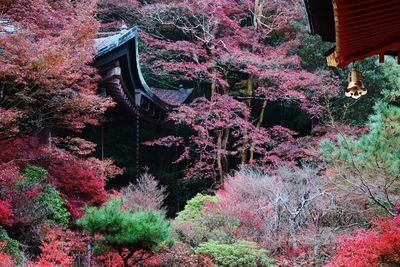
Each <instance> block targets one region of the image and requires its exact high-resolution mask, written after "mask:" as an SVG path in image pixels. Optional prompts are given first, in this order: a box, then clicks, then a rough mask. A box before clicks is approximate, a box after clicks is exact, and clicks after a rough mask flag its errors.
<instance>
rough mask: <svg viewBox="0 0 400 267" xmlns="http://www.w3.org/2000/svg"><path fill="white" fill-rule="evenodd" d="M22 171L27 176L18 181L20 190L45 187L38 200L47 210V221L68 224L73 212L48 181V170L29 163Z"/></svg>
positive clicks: (54, 223) (53, 223)
mask: <svg viewBox="0 0 400 267" xmlns="http://www.w3.org/2000/svg"><path fill="white" fill-rule="evenodd" d="M22 173H23V174H24V175H25V177H26V178H25V179H24V180H22V181H20V182H19V183H18V185H17V188H18V190H20V191H27V190H29V189H34V188H39V187H43V189H42V191H41V192H40V193H39V194H38V195H37V196H36V201H37V202H38V203H39V205H40V206H41V207H42V208H43V209H44V210H45V211H46V212H45V214H46V220H47V222H48V223H49V224H50V225H51V226H54V225H56V224H61V225H63V226H67V225H68V222H69V219H70V216H71V214H70V213H69V211H68V209H67V206H66V204H65V201H64V200H63V199H62V197H61V195H60V193H59V192H58V190H57V189H56V188H55V187H54V186H52V185H50V184H48V183H46V176H47V174H48V173H47V171H46V170H45V169H43V168H40V167H36V166H31V165H27V166H26V167H25V168H24V169H23V170H22Z"/></svg>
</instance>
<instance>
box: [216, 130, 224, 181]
mask: <svg viewBox="0 0 400 267" xmlns="http://www.w3.org/2000/svg"><path fill="white" fill-rule="evenodd" d="M222 135H223V131H222V130H219V131H218V137H217V150H218V151H217V166H218V173H219V179H220V186H221V187H224V176H225V173H224V169H223V166H222V155H221V150H222Z"/></svg>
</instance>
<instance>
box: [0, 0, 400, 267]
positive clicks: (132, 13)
mask: <svg viewBox="0 0 400 267" xmlns="http://www.w3.org/2000/svg"><path fill="white" fill-rule="evenodd" d="M0 11H1V15H0V59H1V62H0V266H5V267H8V266H43V267H44V266H359V267H365V266H398V265H399V264H400V67H399V65H398V64H397V62H396V59H394V58H391V57H389V56H387V57H386V60H385V63H383V64H380V63H379V62H378V60H377V58H376V57H370V58H367V59H365V60H363V61H360V62H356V63H353V64H351V65H350V66H348V67H346V68H342V69H339V68H329V67H328V66H327V64H326V60H325V56H324V55H325V53H326V51H328V50H330V49H331V48H332V46H334V44H332V43H327V42H323V41H322V40H321V38H320V37H318V36H312V35H310V34H309V33H308V29H307V16H306V10H305V6H304V3H303V1H302V0H203V1H196V0H159V1H153V0H148V1H144V0H99V1H97V0H58V1H54V0H1V1H0ZM132 27H138V29H139V30H138V31H139V36H140V43H139V50H140V63H141V67H142V70H143V73H144V76H145V78H146V80H147V81H148V83H149V85H150V86H151V87H154V88H166V89H176V90H179V88H181V87H184V88H193V92H192V94H191V96H190V99H189V100H188V101H186V103H185V104H182V105H180V106H179V107H177V108H176V109H174V110H172V111H171V112H169V113H168V117H167V119H166V120H164V121H162V122H158V123H154V122H151V121H147V120H145V119H143V120H140V124H139V123H138V121H139V120H138V119H137V118H136V117H129V116H127V115H126V114H123V113H120V112H118V110H117V107H116V106H117V103H116V102H115V100H114V99H113V98H112V97H111V96H110V95H107V94H101V93H100V92H99V81H100V76H99V73H98V72H97V70H96V68H95V67H94V66H93V62H94V57H95V55H96V52H97V51H96V48H95V43H94V40H95V39H96V38H98V36H99V35H101V34H105V33H118V32H120V31H124V30H126V29H130V28H132ZM354 67H357V69H358V70H359V71H360V72H362V74H363V82H364V85H365V87H366V88H368V94H367V95H365V96H363V97H361V98H359V99H353V98H348V97H346V96H345V94H344V92H345V89H346V88H347V83H348V73H349V71H350V70H351V69H353V68H354ZM138 138H139V139H138Z"/></svg>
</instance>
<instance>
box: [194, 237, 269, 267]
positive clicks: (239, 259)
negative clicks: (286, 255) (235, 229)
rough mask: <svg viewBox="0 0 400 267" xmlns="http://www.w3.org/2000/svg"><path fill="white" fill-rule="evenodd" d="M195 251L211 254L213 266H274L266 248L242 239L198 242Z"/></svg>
mask: <svg viewBox="0 0 400 267" xmlns="http://www.w3.org/2000/svg"><path fill="white" fill-rule="evenodd" d="M195 253H196V254H204V255H208V256H211V257H212V258H213V260H214V262H215V266H227V267H234V266H238V267H239V266H248V267H251V266H254V267H266V266H275V265H274V260H273V259H271V258H269V257H268V250H266V249H262V248H258V247H257V244H256V243H255V242H249V241H244V240H239V241H237V242H235V243H233V244H221V243H219V242H217V241H214V240H211V241H208V242H206V243H202V244H200V245H199V246H198V247H197V248H196V249H195Z"/></svg>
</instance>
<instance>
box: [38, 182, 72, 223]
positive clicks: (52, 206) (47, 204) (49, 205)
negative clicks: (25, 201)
mask: <svg viewBox="0 0 400 267" xmlns="http://www.w3.org/2000/svg"><path fill="white" fill-rule="evenodd" d="M37 201H38V202H39V204H40V205H41V206H43V207H44V208H45V209H47V210H48V211H49V214H48V215H47V221H48V223H49V224H50V225H51V226H54V225H56V224H61V225H63V226H67V225H68V222H69V219H70V217H71V214H70V213H69V211H68V209H67V207H66V205H65V201H64V200H63V199H62V198H61V195H60V193H59V192H58V191H57V189H56V188H55V187H53V186H51V185H49V184H46V185H45V186H44V188H43V191H42V192H41V193H40V194H39V195H38V196H37Z"/></svg>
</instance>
